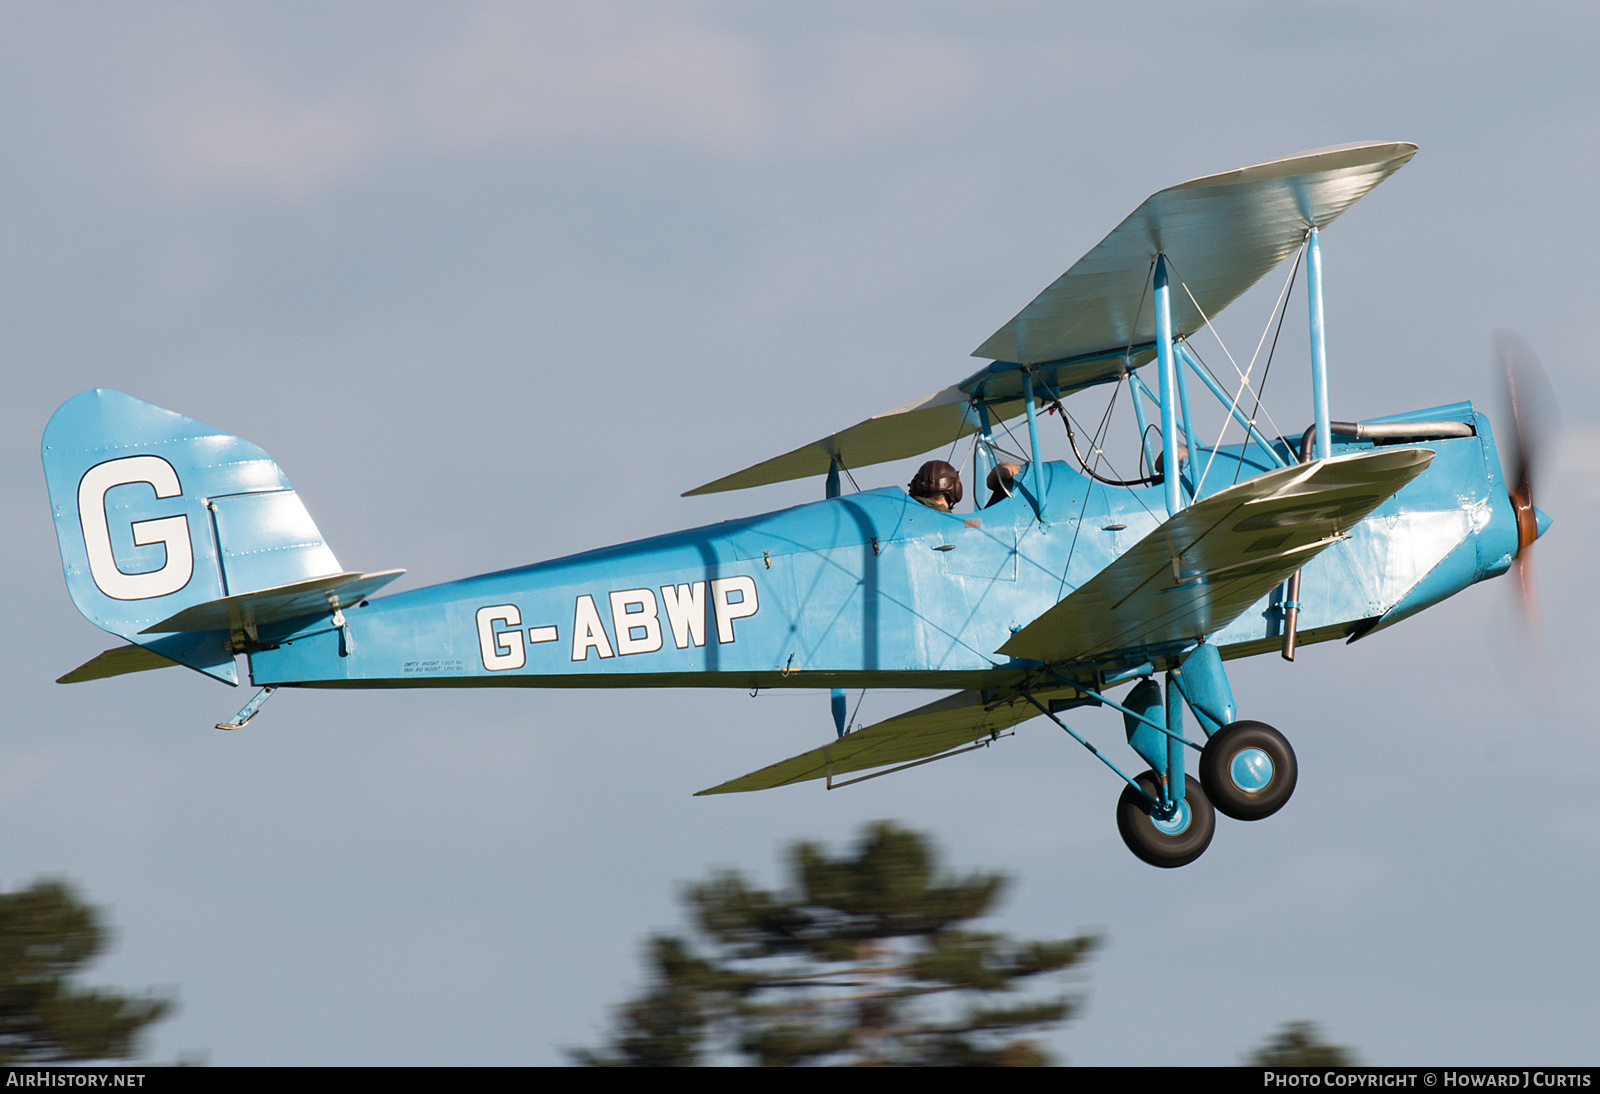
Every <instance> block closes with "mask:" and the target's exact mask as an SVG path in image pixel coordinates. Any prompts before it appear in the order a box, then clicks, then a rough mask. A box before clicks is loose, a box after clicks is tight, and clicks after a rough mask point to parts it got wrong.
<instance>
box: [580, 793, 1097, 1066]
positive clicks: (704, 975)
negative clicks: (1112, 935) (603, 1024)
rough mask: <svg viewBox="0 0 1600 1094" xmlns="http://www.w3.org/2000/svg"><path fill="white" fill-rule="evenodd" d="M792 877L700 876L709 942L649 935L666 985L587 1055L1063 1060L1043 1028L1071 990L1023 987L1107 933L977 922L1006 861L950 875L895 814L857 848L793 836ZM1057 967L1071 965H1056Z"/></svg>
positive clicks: (787, 1061) (633, 1061) (1058, 1016)
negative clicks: (1028, 930) (1068, 933)
mask: <svg viewBox="0 0 1600 1094" xmlns="http://www.w3.org/2000/svg"><path fill="white" fill-rule="evenodd" d="M789 868H790V880H789V888H788V889H787V890H786V891H784V892H781V893H772V892H768V891H766V890H763V889H758V888H755V887H753V886H752V885H751V884H750V882H749V881H747V880H746V879H745V878H744V876H743V875H741V874H739V873H738V872H736V871H724V872H720V873H717V874H714V875H713V876H712V877H711V878H710V879H709V880H708V881H705V882H703V883H701V884H699V885H695V886H692V887H691V888H689V889H688V890H687V892H686V893H685V903H686V904H687V906H688V911H689V913H690V916H691V918H692V920H693V923H694V927H695V932H694V938H693V940H686V939H684V938H679V937H674V936H668V935H658V936H656V937H654V938H652V939H650V941H649V943H648V944H647V947H646V951H647V958H648V961H649V965H650V984H649V987H648V989H647V990H646V991H645V993H644V994H643V995H641V996H639V997H638V998H636V999H633V1000H631V1001H629V1002H627V1003H625V1004H623V1005H622V1006H621V1007H619V1008H618V1009H617V1012H616V1026H615V1030H614V1032H613V1033H612V1035H611V1043H610V1045H609V1046H608V1047H607V1048H605V1049H603V1050H599V1051H590V1050H580V1051H576V1052H574V1053H572V1056H573V1058H574V1060H575V1061H576V1062H578V1063H583V1064H588V1065H601V1066H605V1065H609V1066H624V1067H667V1066H692V1065H695V1064H699V1063H703V1062H707V1061H708V1059H709V1058H711V1057H713V1056H715V1055H717V1054H724V1056H732V1057H734V1058H737V1059H738V1060H740V1061H741V1062H746V1063H754V1064H762V1065H767V1066H780V1065H798V1064H857V1065H870V1064H895V1065H968V1066H970V1065H978V1066H1033V1065H1040V1064H1047V1063H1049V1062H1050V1060H1049V1057H1048V1056H1047V1055H1046V1053H1045V1052H1044V1050H1043V1049H1042V1048H1041V1047H1040V1046H1039V1045H1038V1044H1037V1043H1036V1042H1035V1041H1033V1040H1030V1039H1029V1038H1028V1037H1027V1036H1024V1035H1026V1034H1029V1033H1038V1032H1042V1031H1044V1030H1046V1029H1049V1028H1050V1027H1053V1026H1056V1025H1059V1024H1060V1023H1062V1022H1064V1021H1066V1020H1067V1019H1068V1018H1070V1017H1071V1016H1072V1014H1073V1011H1074V1008H1075V1007H1076V1005H1077V1002H1078V1000H1077V999H1075V998H1074V997H1073V996H1072V995H1070V994H1065V993H1062V994H1056V995H1052V996H1050V997H1048V998H1043V999H1039V998H1032V997H1026V998H1018V997H1017V996H1018V994H1019V992H1020V990H1021V989H1024V988H1028V987H1031V986H1032V985H1033V984H1035V983H1037V982H1039V981H1040V980H1042V979H1046V978H1049V979H1051V980H1052V981H1058V980H1059V979H1060V978H1061V975H1070V974H1069V972H1068V971H1069V970H1073V971H1076V970H1075V966H1078V965H1079V964H1080V963H1081V962H1082V961H1084V960H1085V959H1086V958H1087V957H1088V956H1089V954H1090V953H1091V952H1092V951H1093V950H1094V948H1095V946H1096V945H1097V940H1096V939H1094V938H1092V937H1088V936H1081V937H1077V938H1069V939H1063V940H1061V941H1052V942H1013V941H1012V940H1010V939H1009V938H1007V937H1006V936H1005V935H1001V934H993V933H988V932H981V931H973V930H968V929H966V927H964V926H963V925H964V924H966V923H968V922H970V921H972V920H976V919H981V918H983V917H984V916H987V915H989V914H991V913H992V912H993V911H994V909H995V908H996V906H997V904H998V903H999V900H1000V896H1001V893H1002V891H1003V889H1004V888H1005V878H1004V877H1002V876H1001V875H999V874H984V873H975V874H972V875H970V876H967V877H964V878H956V877H952V876H950V875H947V874H944V873H942V872H941V871H940V870H939V868H938V862H937V859H936V854H935V852H934V850H933V848H932V847H931V846H930V844H929V841H928V840H927V839H926V838H925V837H923V836H921V835H919V834H918V833H916V832H912V831H909V830H907V829H904V828H900V827H898V826H897V825H895V824H893V823H891V822H887V821H880V822H878V823H876V824H873V825H870V826H869V827H868V828H867V829H866V831H865V832H864V833H863V834H862V836H861V839H860V842H859V844H858V846H857V848H856V851H855V853H854V854H852V855H846V856H845V857H842V858H837V859H835V858H830V857H829V855H828V853H827V851H826V850H825V849H824V848H822V847H819V846H817V845H816V844H813V843H805V842H802V843H797V844H794V845H793V846H792V847H791V848H790V849H789ZM1051 974H1056V975H1055V976H1052V975H1051Z"/></svg>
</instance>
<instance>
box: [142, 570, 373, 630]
mask: <svg viewBox="0 0 1600 1094" xmlns="http://www.w3.org/2000/svg"><path fill="white" fill-rule="evenodd" d="M403 573H405V571H404V570H385V571H383V572H382V573H377V574H362V573H346V574H329V575H328V576H327V577H314V578H311V579H310V580H309V581H296V582H293V583H292V584H289V585H278V586H276V587H274V588H271V589H258V590H256V591H255V592H250V593H239V594H237V595H235V596H225V597H222V598H221V599H219V600H208V601H206V602H205V603H204V604H196V605H194V607H192V608H185V609H184V610H183V611H181V612H179V613H178V614H176V615H173V616H168V617H167V618H166V619H163V620H162V621H161V622H159V623H156V624H154V625H153V626H149V627H146V628H145V629H144V630H143V631H141V632H140V633H141V634H162V633H167V632H172V631H219V630H225V631H240V630H246V629H248V628H250V627H254V626H257V625H259V624H263V623H282V622H285V621H287V620H290V619H299V618H301V617H302V616H307V615H320V614H325V613H327V612H331V611H334V610H336V609H338V608H342V607H350V606H352V605H354V604H356V603H358V602H360V600H361V599H362V598H363V597H366V596H370V595H371V594H372V593H375V592H377V591H378V590H379V589H381V588H383V587H384V586H385V585H387V584H389V582H391V581H393V580H394V579H395V578H397V577H399V576H400V575H401V574H403Z"/></svg>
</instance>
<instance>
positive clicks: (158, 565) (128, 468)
mask: <svg viewBox="0 0 1600 1094" xmlns="http://www.w3.org/2000/svg"><path fill="white" fill-rule="evenodd" d="M41 455H42V457H43V460H44V472H45V482H46V485H47V486H48V487H49V490H50V506H51V510H52V515H53V516H54V518H55V526H56V540H57V542H58V544H59V545H60V547H61V564H62V569H63V570H64V572H65V574H66V579H67V590H68V592H69V593H70V594H71V596H72V601H73V603H74V604H75V605H77V608H78V610H79V611H80V612H82V613H83V615H84V616H85V618H87V619H88V620H89V621H90V622H92V623H94V624H95V625H96V626H98V627H100V628H101V629H103V630H106V631H109V632H110V633H112V634H115V635H118V636H120V637H122V638H125V639H128V640H129V641H130V642H134V643H136V644H138V645H140V646H144V647H146V648H148V649H150V650H152V651H154V652H156V653H159V654H160V655H161V656H162V657H165V658H167V659H169V660H171V661H176V662H177V663H179V664H183V665H187V666H189V667H190V668H193V669H198V670H199V671H201V672H204V673H206V674H207V675H210V676H214V677H216V678H217V679H219V680H224V681H226V682H228V683H230V684H232V683H237V682H238V675H237V672H236V670H235V667H234V654H235V649H234V645H233V639H232V637H231V636H230V633H229V632H228V630H227V629H218V630H210V631H202V632H193V631H191V632H187V633H180V634H170V635H160V634H154V635H152V634H144V633H141V632H142V631H144V630H145V628H147V627H150V626H152V625H154V624H156V623H159V622H161V621H162V620H166V619H170V618H171V617H172V616H174V615H176V614H177V613H179V612H181V611H183V610H184V609H186V608H192V607H194V606H196V605H201V604H205V603H207V602H209V601H213V600H218V599H220V598H222V597H225V596H229V595H237V594H239V593H246V592H252V591H255V590H258V589H265V588H271V587H275V586H279V585H287V584H291V583H294V582H299V581H304V580H306V579H309V578H315V577H324V576H327V575H330V574H337V573H339V572H340V568H339V563H338V561H337V560H336V559H335V558H334V556H333V552H332V551H331V550H329V548H328V545H327V543H325V542H324V541H323V539H322V533H321V532H319V531H318V530H317V526H316V524H315V523H313V522H312V520H311V516H310V514H309V513H307V512H306V509H305V506H304V505H303V504H302V503H301V501H300V499H299V497H298V496H297V495H296V494H295V492H294V488H293V487H291V486H290V485H289V480H288V479H287V478H285V477H284V474H283V472H282V471H280V470H279V469H278V465H277V464H276V463H274V462H273V460H272V457H270V456H268V455H267V454H266V452H264V451H262V450H261V449H260V448H258V447H256V446H255V445H253V444H251V443H250V442H249V441H246V440H241V439H240V438H238V437H231V436H228V435H227V434H225V433H221V432H219V431H217V430H215V429H213V428H211V427H210V426H207V425H204V424H203V423H201V422H197V421H195V420H194V419H192V418H186V417H184V416H183V415H181V414H176V413H174V412H172V411H170V410H163V409H162V408H160V407H158V406H152V405H151V404H149V403H146V402H143V401H141V400H139V399H135V398H133V397H132V396H130V395H124V394H122V393H121V392H119V391H108V390H105V389H96V390H94V391H86V392H83V393H82V394H81V395H76V396H74V397H73V398H71V399H68V400H67V401H66V402H65V403H63V404H62V405H61V407H60V408H59V409H58V410H57V411H56V412H55V414H54V416H52V417H51V419H50V424H49V425H47V426H46V427H45V431H44V442H43V446H42V453H41Z"/></svg>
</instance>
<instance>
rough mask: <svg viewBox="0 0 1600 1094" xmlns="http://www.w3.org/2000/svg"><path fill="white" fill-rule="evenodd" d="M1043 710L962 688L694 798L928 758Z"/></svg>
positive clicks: (1043, 696) (1057, 694) (1053, 693)
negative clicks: (990, 697) (952, 693)
mask: <svg viewBox="0 0 1600 1094" xmlns="http://www.w3.org/2000/svg"><path fill="white" fill-rule="evenodd" d="M1076 694H1077V692H1075V691H1073V690H1072V689H1071V688H1056V689H1053V690H1050V691H1037V692H1035V693H1034V695H1035V697H1036V698H1038V699H1039V701H1040V702H1042V703H1046V704H1047V705H1048V702H1049V700H1050V699H1052V698H1065V697H1070V696H1075V695H1076ZM1038 713H1039V708H1038V707H1036V706H1034V705H1033V704H1032V703H1030V702H1028V700H1027V699H1024V698H1022V697H1021V696H1012V697H1011V698H1009V699H1005V700H999V701H995V702H989V703H986V702H985V701H984V697H983V692H981V691H962V692H957V693H956V694H955V695H948V696H946V697H945V698H943V699H939V700H937V701H935V702H932V703H929V704H928V705H927V706H924V707H918V708H917V709H916V710H911V711H907V712H906V713H904V714H899V715H896V716H895V717H893V718H890V719H888V720H887V721H883V722H879V723H878V724H876V725H871V726H867V727H866V728H865V729H858V730H856V731H855V732H854V733H850V734H846V735H845V736H843V737H840V738H838V739H837V740H835V741H833V742H831V743H829V744H826V745H823V746H822V747H821V748H814V749H812V750H811V751H810V752H803V753H801V754H800V755H798V756H791V757H790V758H789V759H787V760H782V761H779V762H778V763H775V764H773V765H771V766H770V767H763V768H762V769H761V770H760V771H752V772H751V773H750V774H748V775H743V776H740V777H739V778H737V779H733V780H731V781H729V782H725V783H723V784H722V785H720V786H713V787H712V788H711V789H709V790H702V791H700V794H696V795H695V796H696V797H699V796H700V795H701V794H737V793H739V792H741V791H745V790H770V789H772V788H773V787H775V786H788V785H789V784H790V783H799V782H806V781H808V780H810V779H822V778H831V777H835V776H838V775H843V774H847V773H849V772H852V771H867V770H869V769H871V768H875V767H888V766H890V765H893V764H904V763H911V762H913V761H916V760H925V759H928V758H930V757H936V756H938V755H940V754H941V753H944V752H949V751H951V750H952V749H957V748H960V747H961V746H962V745H969V744H971V743H973V742H974V741H979V740H982V739H983V738H985V737H989V736H991V735H992V734H995V733H998V732H1000V731H1001V730H1003V729H1010V728H1011V727H1012V726H1014V725H1017V724H1018V723H1020V722H1025V721H1027V720H1028V719H1029V718H1032V717H1033V716H1035V715H1036V714H1038Z"/></svg>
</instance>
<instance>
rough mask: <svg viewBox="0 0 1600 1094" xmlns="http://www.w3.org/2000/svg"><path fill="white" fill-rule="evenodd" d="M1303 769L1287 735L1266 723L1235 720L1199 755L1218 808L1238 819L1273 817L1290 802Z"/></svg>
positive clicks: (1203, 775) (1202, 775) (1204, 778)
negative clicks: (1296, 758)
mask: <svg viewBox="0 0 1600 1094" xmlns="http://www.w3.org/2000/svg"><path fill="white" fill-rule="evenodd" d="M1299 777H1300V767H1299V765H1298V763H1297V762H1296V761H1295V758H1294V749H1293V748H1291V747H1289V742H1288V740H1287V739H1286V738H1285V737H1284V735H1283V734H1281V733H1279V732H1278V731H1277V730H1275V729H1273V728H1272V727H1271V726H1269V725H1267V724H1266V723H1265V722H1233V723H1231V724H1229V725H1225V726H1223V727H1222V728H1221V729H1219V730H1217V731H1216V733H1214V734H1212V735H1211V740H1209V741H1207V742H1206V747H1205V750H1204V751H1203V752H1201V753H1200V781H1201V782H1202V783H1204V784H1205V788H1206V793H1207V794H1208V795H1210V797H1211V801H1212V802H1213V803H1214V804H1215V805H1216V807H1217V809H1218V811H1219V812H1221V813H1223V814H1224V815H1225V816H1229V817H1232V818H1233V819H1235V820H1247V821H1249V820H1260V819H1261V818H1262V817H1270V816H1272V814H1274V813H1276V812H1277V811H1278V810H1280V809H1282V808H1283V807H1284V806H1285V805H1286V804H1288V801H1289V796H1290V795H1291V794H1293V793H1294V784H1295V782H1296V781H1297V780H1298V779H1299Z"/></svg>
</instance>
